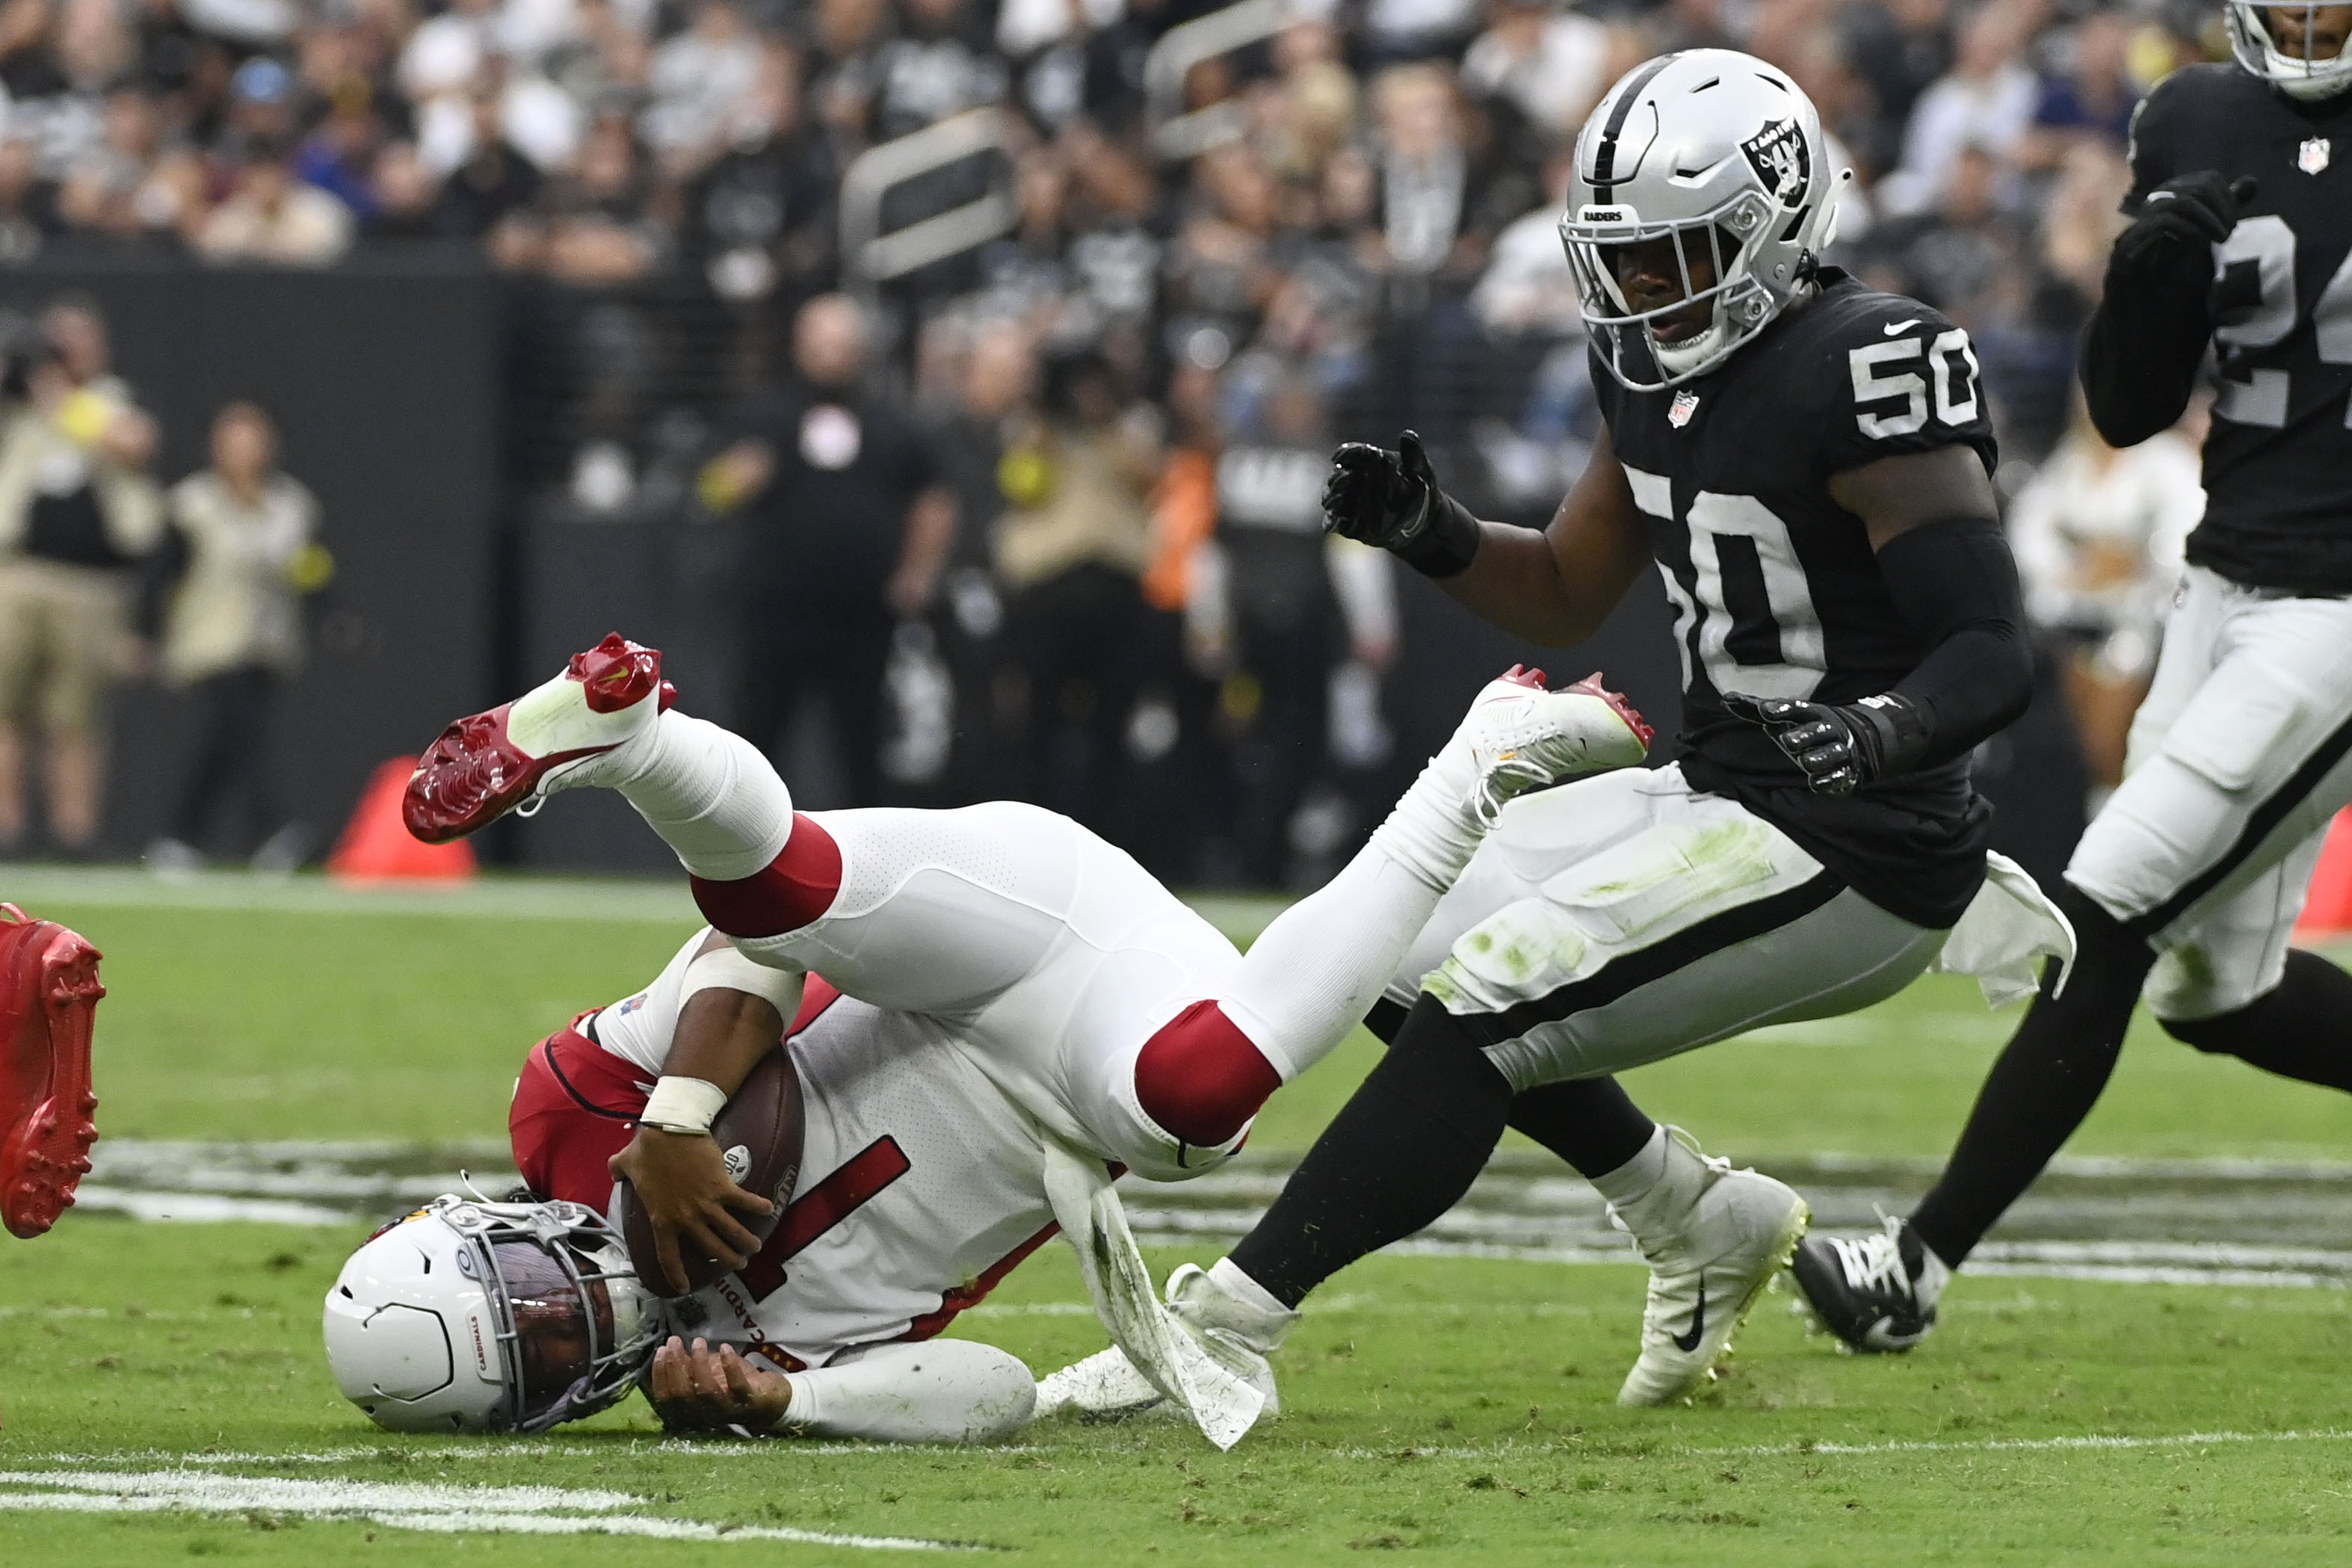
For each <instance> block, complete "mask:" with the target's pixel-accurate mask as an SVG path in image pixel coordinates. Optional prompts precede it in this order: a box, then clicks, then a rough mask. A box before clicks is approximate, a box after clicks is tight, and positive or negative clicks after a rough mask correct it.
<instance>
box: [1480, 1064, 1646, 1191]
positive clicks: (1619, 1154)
mask: <svg viewBox="0 0 2352 1568" xmlns="http://www.w3.org/2000/svg"><path fill="white" fill-rule="evenodd" d="M1511 1125H1512V1126H1513V1127H1515V1128H1517V1130H1518V1131H1521V1132H1524V1133H1526V1134H1527V1135H1528V1137H1530V1138H1532V1139H1534V1140H1535V1141H1536V1142H1538V1143H1540V1144H1542V1145H1543V1146H1544V1147H1545V1148H1547V1149H1549V1150H1550V1151H1551V1152H1553V1153H1555V1154H1557V1155H1559V1157H1560V1158H1561V1159H1563V1160H1565V1161H1567V1162H1568V1163H1570V1164H1571V1165H1573V1166H1575V1167H1576V1173H1577V1174H1578V1175H1580V1176H1582V1177H1584V1178H1585V1179H1586V1180H1588V1181H1589V1180H1591V1178H1593V1177H1595V1176H1605V1175H1607V1174H1608V1173H1610V1172H1612V1171H1613V1170H1615V1169H1616V1168H1617V1167H1618V1166H1620V1165H1622V1164H1623V1163H1625V1162H1626V1161H1628V1160H1631V1159H1632V1158H1633V1156H1634V1155H1636V1154H1638V1153H1640V1152H1642V1150H1643V1148H1644V1147H1645V1146H1646V1145H1647V1144H1648V1143H1649V1142H1650V1137H1651V1134H1653V1133H1654V1132H1655V1131H1657V1130H1658V1124H1657V1123H1656V1122H1654V1121H1651V1120H1650V1119H1649V1118H1648V1117H1646V1116H1644V1115H1643V1114H1642V1110H1641V1107H1639V1106H1637V1105H1635V1104H1634V1103H1633V1096H1632V1095H1629V1094H1627V1093H1626V1092H1625V1091H1624V1089H1622V1088H1620V1087H1619V1085H1618V1082H1617V1080H1616V1079H1613V1078H1585V1079H1570V1081H1568V1082H1566V1083H1548V1084H1545V1085H1544V1086H1543V1087H1542V1088H1540V1089H1528V1090H1527V1091H1526V1092H1525V1093H1523V1094H1520V1095H1519V1096H1517V1098H1516V1099H1514V1100H1512V1101H1511Z"/></svg>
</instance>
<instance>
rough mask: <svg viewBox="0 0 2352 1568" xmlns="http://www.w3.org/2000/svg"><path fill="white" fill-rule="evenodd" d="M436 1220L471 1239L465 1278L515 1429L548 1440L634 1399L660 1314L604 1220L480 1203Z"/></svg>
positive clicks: (561, 1210) (574, 1211) (552, 1209)
mask: <svg viewBox="0 0 2352 1568" xmlns="http://www.w3.org/2000/svg"><path fill="white" fill-rule="evenodd" d="M444 1201H445V1202H446V1200H444ZM439 1217H440V1218H441V1219H442V1221H443V1222H444V1223H445V1224H446V1225H448V1226H449V1227H450V1228H451V1229H453V1230H455V1231H457V1233H458V1235H459V1236H460V1237H464V1238H465V1241H466V1247H465V1248H464V1250H463V1251H461V1252H460V1253H459V1254H458V1258H457V1270H458V1272H459V1273H461V1274H464V1275H466V1276H467V1278H469V1279H474V1280H476V1281H478V1282H479V1283H481V1284H482V1285H483V1286H484V1287H485V1294H486V1295H487V1296H488V1298H489V1301H490V1306H491V1310H492V1312H493V1314H494V1316H495V1318H496V1323H497V1327H496V1332H497V1335H498V1340H499V1362H500V1364H501V1366H502V1367H503V1369H504V1372H505V1376H506V1384H507V1398H506V1409H507V1412H508V1415H509V1430H511V1431H514V1432H519V1433H523V1434H526V1435H529V1434H533V1433H539V1432H544V1431H546V1430H547V1429H548V1428H549V1427H551V1426H557V1425H559V1424H560V1423H562V1422H565V1421H577V1420H579V1419H581V1418H582V1417H583V1416H588V1415H594V1414H595V1413H596V1412H598V1411H599V1410H602V1409H604V1408H605V1407H606V1406H607V1405H613V1404H615V1403H617V1402H618V1401H619V1400H620V1399H621V1398H622V1397H623V1396H624V1395H625V1394H627V1393H628V1391H629V1388H630V1385H631V1384H633V1383H634V1382H635V1379H636V1376H637V1374H638V1373H639V1372H641V1371H642V1370H643V1369H644V1367H645V1364H646V1361H647V1360H648V1359H649V1358H650V1357H651V1356H652V1354H653V1351H654V1347H655V1345H656V1343H657V1342H658V1339H659V1322H658V1314H657V1312H656V1310H654V1302H653V1299H652V1298H651V1297H650V1296H649V1295H648V1294H647V1293H646V1289H645V1288H644V1287H643V1286H642V1285H641V1284H639V1283H638V1280H637V1276H636V1271H635V1269H634V1268H631V1267H630V1265H629V1260H628V1249H627V1247H625V1245H624V1244H623V1242H622V1240H621V1237H620V1236H619V1234H618V1233H616V1232H615V1231H614V1229H613V1228H612V1226H610V1225H608V1224H606V1223H605V1221H604V1217H603V1216H602V1215H598V1214H597V1213H595V1211H594V1210H593V1209H590V1208H587V1207H586V1206H584V1205H580V1204H570V1203H551V1204H483V1203H474V1204H455V1205H450V1206H449V1207H448V1208H446V1209H444V1210H443V1211H442V1212H441V1214H440V1216H439Z"/></svg>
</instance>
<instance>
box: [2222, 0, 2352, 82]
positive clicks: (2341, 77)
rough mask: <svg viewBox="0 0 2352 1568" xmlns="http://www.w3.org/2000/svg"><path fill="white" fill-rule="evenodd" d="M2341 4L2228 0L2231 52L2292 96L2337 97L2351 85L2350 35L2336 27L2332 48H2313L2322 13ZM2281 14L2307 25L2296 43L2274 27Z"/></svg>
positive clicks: (2318, 36)
mask: <svg viewBox="0 0 2352 1568" xmlns="http://www.w3.org/2000/svg"><path fill="white" fill-rule="evenodd" d="M2338 9H2340V6H2338V5H2318V4H2315V3H2313V0H2229V4H2228V6H2227V12H2228V21H2229V30H2230V51H2231V53H2232V54H2234V55H2235V56H2237V58H2238V63H2239V64H2240V65H2241V66H2243V67H2244V68H2246V69H2247V70H2249V71H2252V73H2253V74H2254V75H2256V76H2258V77H2261V78H2262V79H2263V80H2265V81H2267V82H2269V83H2270V84H2271V85H2272V86H2273V87H2275V88H2277V89H2279V90H2280V91H2281V92H2284V93H2285V94H2286V95H2287V96H2288V97H2290V98H2297V99H2302V100H2306V101H2309V100H2316V99H2323V98H2333V97H2335V96H2336V94H2337V93H2339V92H2343V91H2345V90H2347V89H2352V37H2346V34H2345V30H2343V29H2336V30H2335V31H2334V32H2333V34H2332V37H2333V42H2334V44H2335V52H2334V53H2332V54H2327V55H2319V56H2315V55H2314V54H2313V52H2312V51H2313V50H2314V49H2315V48H2317V47H2322V38H2321V29H2320V20H2319V19H2320V14H2321V13H2322V12H2328V11H2336V10H2338ZM2281 14H2285V15H2288V16H2294V17H2295V18H2296V19H2297V20H2299V21H2300V22H2301V23H2302V25H2303V36H2302V37H2301V39H2299V40H2298V41H2296V42H2295V43H2294V44H2293V45H2288V44H2286V43H2284V42H2282V41H2281V38H2280V36H2279V34H2278V32H2277V31H2276V30H2275V23H2276V20H2277V18H2278V17H2279V16H2281Z"/></svg>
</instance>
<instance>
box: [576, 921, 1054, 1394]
mask: <svg viewBox="0 0 2352 1568" xmlns="http://www.w3.org/2000/svg"><path fill="white" fill-rule="evenodd" d="M708 935H709V932H708V931H698V932H696V933H695V935H694V936H693V938H692V939H691V940H689V941H688V942H687V944H686V945H685V946H684V947H683V948H681V949H679V951H678V954H677V957H676V958H675V959H673V960H671V962H670V964H669V966H668V967H667V969H665V970H663V972H662V973H661V976H660V978H659V979H657V980H656V981H655V982H654V984H652V985H650V986H647V987H646V989H645V990H644V991H643V992H640V993H639V994H636V995H635V996H632V997H629V998H628V999H627V1000H625V1001H623V1002H619V1003H616V1004H614V1005H612V1006H610V1007H607V1008H605V1009H604V1011H603V1012H601V1013H599V1014H598V1015H597V1016H596V1020H595V1033H596V1038H597V1039H598V1041H599V1043H601V1044H602V1045H603V1047H604V1049H606V1050H608V1051H611V1052H612V1053H613V1054H614V1055H615V1056H619V1057H621V1058H624V1059H625V1060H627V1061H628V1062H630V1063H631V1064H632V1065H633V1066H635V1067H636V1068H639V1069H640V1070H641V1071H643V1072H644V1073H645V1074H646V1075H647V1077H648V1078H649V1079H650V1078H655V1077H658V1076H659V1075H660V1073H661V1069H662V1065H663V1063H664V1061H665V1060H666V1059H667V1057H668V1055H669V1048H670V1040H671V1037H672V1035H673V1034H674V1032H675V1031H676V1029H677V1015H678V1010H679V1004H678V993H679V990H680V987H681V984H682V982H683V979H684V975H685V971H686V965H687V964H688V963H689V962H690V961H691V960H692V958H693V956H694V954H695V953H696V952H698V951H700V949H701V946H702V942H703V940H704V938H705V937H706V936H708ZM787 1040H788V1042H789V1044H788V1047H787V1048H789V1049H790V1050H791V1052H792V1056H793V1066H794V1067H795V1068H797V1069H798V1070H799V1073H800V1080H801V1093H802V1097H803V1102H804V1105H805V1108H806V1115H807V1134H806V1138H805V1141H804V1142H803V1146H802V1147H803V1152H802V1159H801V1179H800V1184H799V1186H798V1187H797V1188H796V1189H795V1190H794V1194H793V1201H792V1203H791V1205H790V1206H789V1207H788V1208H787V1209H786V1211H785V1215H784V1218H783V1220H782V1223H781V1224H779V1225H778V1226H777V1227H776V1230H775V1234H774V1235H773V1236H772V1237H771V1238H770V1240H769V1242H768V1245H767V1246H766V1247H764V1248H762V1249H761V1254H760V1256H759V1257H757V1258H754V1259H752V1261H751V1263H750V1264H749V1265H747V1266H746V1267H745V1268H743V1269H742V1270H741V1272H740V1273H739V1274H732V1275H729V1276H727V1277H726V1278H725V1279H721V1280H719V1282H718V1283H717V1284H715V1285H712V1286H710V1287H709V1288H707V1289H703V1290H701V1291H699V1292H698V1293H697V1294H696V1295H695V1296H694V1297H692V1298H690V1302H691V1305H688V1306H686V1308H685V1312H684V1314H683V1315H684V1316H688V1317H690V1316H691V1315H692V1313H693V1312H694V1311H696V1310H700V1311H701V1312H702V1313H703V1314H704V1321H702V1322H701V1323H700V1324H699V1325H692V1326H689V1325H688V1324H686V1323H685V1322H683V1321H681V1324H680V1326H681V1328H686V1329H688V1331H690V1332H696V1333H700V1334H703V1335H706V1336H707V1337H709V1339H710V1340H712V1341H713V1342H731V1343H735V1344H739V1345H744V1346H747V1347H749V1346H753V1345H758V1346H762V1347H767V1349H768V1352H769V1354H770V1355H771V1357H772V1359H775V1360H777V1361H779V1362H780V1363H782V1364H784V1365H786V1366H787V1367H790V1368H795V1369H796V1368H798V1367H800V1366H822V1365H824V1363H826V1362H827V1361H829V1360H831V1359H832V1358H833V1357H835V1356H836V1355H839V1354H840V1353H841V1352H844V1351H845V1350H848V1349H851V1348H852V1347H854V1346H858V1345H867V1344H873V1343H877V1342H882V1341H888V1340H907V1339H927V1338H929V1337H930V1336H931V1335H932V1334H936V1333H938V1332H939V1331H940V1330H941V1329H942V1328H944V1327H945V1326H946V1325H947V1323H948V1321H950V1319H952V1318H953V1317H954V1316H955V1314H956V1313H957V1312H958V1311H959V1310H961V1309H962V1308H964V1307H967V1306H970V1305H971V1304H972V1303H973V1302H975V1301H977V1300H979V1299H980V1298H981V1297H982V1295H985V1294H986V1293H987V1291H988V1289H990V1288H991V1287H992V1286H993V1285H994V1284H995V1283H996V1281H997V1280H998V1279H1002V1278H1003V1275H1004V1274H1005V1273H1006V1272H1008V1271H1009V1270H1010V1269H1011V1268H1012V1267H1013V1265H1014V1264H1016V1263H1018V1262H1019V1261H1020V1260H1021V1259H1022V1258H1025V1257H1027V1256H1028V1254H1029V1253H1030V1251H1032V1250H1034V1248H1035V1247H1037V1246H1039V1245H1040V1244H1042V1243H1043V1242H1044V1241H1045V1240H1046V1239H1047V1237H1050V1236H1052V1235H1053V1226H1054V1216H1053V1211H1052V1209H1051V1208H1050V1206H1049V1205H1047V1203H1046V1200H1045V1177H1044V1171H1045V1140H1044V1135H1043V1134H1042V1133H1041V1132H1040V1131H1039V1130H1038V1128H1037V1125H1036V1123H1035V1121H1034V1120H1033V1119H1032V1118H1031V1117H1029V1116H1028V1115H1027V1114H1025V1113H1024V1111H1023V1110H1021V1108H1020V1107H1019V1106H1018V1105H1017V1104H1016V1103H1015V1102H1014V1101H1013V1100H1012V1099H1011V1098H1010V1097H1009V1096H1008V1095H1007V1094H1006V1093H1005V1092H1004V1091H1003V1089H1000V1088H998V1087H997V1084H996V1082H995V1081H994V1080H993V1079H992V1078H991V1077H990V1075H989V1074H987V1073H986V1072H984V1071H982V1068H981V1067H980V1065H979V1064H978V1062H977V1061H976V1059H975V1049H974V1047H972V1046H971V1043H970V1042H969V1041H967V1040H965V1039H963V1038H961V1037H959V1036H958V1035H957V1034H956V1033H955V1032H954V1031H953V1030H952V1029H950V1027H949V1026H946V1025H943V1024H941V1023H940V1021H938V1020H937V1019H934V1018H929V1017H926V1016H920V1015H918V1014H912V1013H899V1012H890V1011H886V1010H885V1009H882V1008H879V1007H874V1006H870V1005H867V1004H866V1003H863V1002H859V1001H857V1000H856V999H855V998H853V997H848V996H843V995H841V994H839V993H838V992H836V991H835V990H834V988H833V987H832V986H831V985H829V984H825V983H824V981H822V980H820V979H818V978H817V977H815V976H814V975H812V976H810V978H809V982H808V997H807V1000H806V1001H805V1002H803V1005H802V1008H801V1015H800V1016H799V1017H798V1018H797V1019H795V1020H794V1021H793V1027H792V1029H791V1030H790V1032H789V1033H788V1035H787Z"/></svg>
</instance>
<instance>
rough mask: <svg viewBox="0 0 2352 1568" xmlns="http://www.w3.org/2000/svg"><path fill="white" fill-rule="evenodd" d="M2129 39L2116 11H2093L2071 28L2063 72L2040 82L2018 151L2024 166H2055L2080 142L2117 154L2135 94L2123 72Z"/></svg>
mask: <svg viewBox="0 0 2352 1568" xmlns="http://www.w3.org/2000/svg"><path fill="white" fill-rule="evenodd" d="M2131 35H2132V22H2131V18H2130V17H2129V16H2126V15H2125V14H2124V13H2123V12H2121V11H2094V12H2092V13H2091V14H2090V15H2089V16H2085V17H2084V18H2083V20H2082V21H2081V23H2080V24H2078V25H2077V26H2075V28H2074V34H2073V36H2072V37H2070V38H2068V39H2067V40H2066V43H2067V51H2068V53H2069V54H2070V55H2071V56H2072V57H2073V58H2072V59H2071V61H2070V62H2069V65H2068V68H2066V69H2064V70H2063V71H2053V72H2050V73H2048V74H2046V75H2044V76H2043V77H2042V94H2041V100H2040V101H2039V102H2038V103H2036V104H2035V105H2034V109H2033V131H2032V136H2031V137H2030V138H2029V139H2028V141H2027V142H2026V145H2025V149H2024V151H2025V153H2026V156H2027V161H2028V162H2030V163H2034V164H2037V165H2047V164H2050V163H2056V162H2057V161H2058V159H2059V158H2060V157H2062V156H2063V155H2064V153H2065V150H2066V148H2067V147H2068V146H2070V145H2072V144H2073V143H2074V142H2076V141H2078V140H2080V139H2082V138H2084V137H2090V138H2095V139H2096V140H2098V141H2102V142H2105V143H2107V145H2108V146H2110V147H2112V148H2114V149H2116V150H2117V151H2120V150H2121V149H2122V147H2123V144H2124V140H2125V138H2126V136H2127V135H2128V134H2129V133H2130V130H2131V117H2132V110H2134V109H2135V108H2137V106H2138V103H2139V88H2138V86H2137V84H2136V83H2134V82H2133V80H2132V79H2131V76H2130V72H2129V69H2128V66H2127V60H2128V57H2129V55H2130V52H2131Z"/></svg>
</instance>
